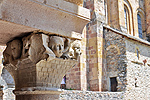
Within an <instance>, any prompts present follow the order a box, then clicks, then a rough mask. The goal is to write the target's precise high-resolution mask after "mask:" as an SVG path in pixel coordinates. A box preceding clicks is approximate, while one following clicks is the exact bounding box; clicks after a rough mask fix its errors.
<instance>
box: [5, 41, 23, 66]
mask: <svg viewBox="0 0 150 100" xmlns="http://www.w3.org/2000/svg"><path fill="white" fill-rule="evenodd" d="M21 53H22V42H21V41H20V40H18V39H16V40H13V41H12V42H10V43H8V44H7V47H6V49H5V51H4V53H3V55H4V65H5V64H9V63H11V64H13V65H16V64H17V62H18V59H19V58H20V57H21Z"/></svg>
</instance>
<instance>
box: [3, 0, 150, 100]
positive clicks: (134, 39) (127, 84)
mask: <svg viewBox="0 0 150 100" xmlns="http://www.w3.org/2000/svg"><path fill="white" fill-rule="evenodd" d="M37 1H39V2H41V1H42V0H37ZM61 1H63V0H61ZM63 2H67V3H68V4H69V3H71V4H72V5H78V7H79V8H80V7H83V9H78V10H81V11H80V12H81V13H82V14H83V15H82V14H81V15H80V16H78V17H82V18H83V19H84V18H85V19H86V18H87V16H88V15H86V12H88V10H84V9H89V10H90V21H89V22H88V24H85V23H87V22H84V21H85V20H82V21H83V22H84V24H85V27H83V26H84V25H80V23H76V25H75V26H76V27H77V26H81V27H82V29H80V30H81V31H82V36H81V37H82V39H81V38H80V35H79V36H77V35H76V36H75V37H76V38H73V39H72V37H71V36H70V35H68V34H67V35H66V34H65V33H63V32H62V33H60V34H61V35H60V36H66V37H67V38H68V37H71V39H72V40H71V41H75V40H80V41H81V43H79V44H80V45H81V47H80V49H81V52H82V54H81V55H80V57H79V60H78V62H77V64H76V65H75V66H74V67H73V68H72V69H70V70H69V71H68V72H67V73H66V75H65V74H64V73H65V72H63V71H62V73H63V75H65V76H66V89H70V90H65V91H64V92H63V93H62V94H61V95H60V99H68V98H70V99H75V98H77V97H78V96H80V97H78V99H85V100H86V99H87V98H86V96H83V95H91V97H89V98H91V99H93V98H94V99H99V98H101V99H113V97H114V98H115V97H116V98H118V99H125V100H129V99H133V100H148V99H150V93H149V91H150V80H149V78H150V42H149V41H150V1H149V0H84V1H82V0H76V1H75V0H64V1H63ZM48 3H49V2H47V4H48ZM44 4H45V3H44ZM59 6H60V8H61V7H62V6H61V5H59ZM69 7H70V5H69ZM66 9H67V8H66ZM74 13H75V12H73V14H74ZM65 16H66V17H68V16H69V15H65ZM58 18H59V17H58ZM60 18H62V17H60ZM74 18H76V17H74ZM7 20H8V21H9V20H10V19H7ZM64 20H65V19H64ZM76 20H77V19H75V20H73V21H74V22H75V21H76ZM86 20H87V19H86ZM78 21H79V20H78ZM27 23H28V21H27ZM28 24H30V23H28ZM72 25H74V24H72ZM37 27H40V26H37ZM41 27H42V26H41ZM42 28H43V27H42ZM59 28H62V27H61V26H59ZM65 28H66V27H65ZM70 28H72V27H70ZM43 29H44V28H43ZM64 30H65V29H64ZM64 30H61V31H64ZM72 30H75V29H74V28H73V29H72ZM78 30H79V28H78ZM46 31H49V30H46ZM61 31H60V32H61ZM40 32H41V31H40ZM42 32H43V33H45V31H42ZM53 32H55V30H53ZM34 33H35V32H34ZM46 35H48V36H50V37H51V35H49V34H48V33H46ZM29 37H32V35H31V36H29ZM33 37H34V35H33ZM45 37H46V36H45ZM25 38H28V36H26V37H25ZM65 39H66V38H65ZM31 40H32V39H31ZM63 40H64V39H63ZM22 41H23V40H22ZM41 41H44V40H41ZM65 41H69V39H68V40H67V39H66V40H65ZM23 43H24V41H23ZM65 43H66V42H65ZM77 43H78V42H77ZM75 44H76V42H75ZM43 45H44V44H43ZM64 45H66V46H67V45H68V44H64ZM71 45H74V44H73V42H72V44H71ZM7 46H8V45H7ZM8 47H9V46H8ZM33 47H34V46H33ZM41 48H42V47H41ZM4 49H5V47H1V52H2V51H4ZM72 49H73V47H72ZM73 50H74V49H73ZM54 53H55V52H54ZM1 55H2V53H1ZM74 55H75V53H74ZM56 56H57V57H58V56H59V55H56ZM69 57H70V58H71V59H77V58H78V56H75V57H74V56H71V55H70V56H69ZM1 58H3V56H1ZM35 58H36V57H35ZM19 59H20V58H19ZM34 60H36V59H34ZM34 60H33V61H32V59H31V62H34ZM56 61H57V60H56ZM56 61H52V62H51V63H53V62H56ZM35 62H37V61H35ZM10 63H11V62H10V61H9V63H8V62H7V63H6V64H10ZM22 63H23V64H24V63H25V62H22ZM41 63H43V62H41ZM60 63H61V61H60V62H59V64H60ZM73 63H74V62H71V63H70V64H69V65H70V66H71V64H73ZM11 64H13V63H11ZM23 64H22V65H20V66H21V67H22V66H24V65H23ZM65 64H66V62H65ZM39 65H40V64H39ZM49 65H50V66H52V65H51V64H49ZM69 65H67V66H69ZM2 66H3V65H1V69H2V68H3V67H2ZM34 66H36V67H37V68H39V67H38V66H37V65H34ZM60 67H61V66H60ZM71 67H72V66H71ZM45 68H46V70H48V68H49V66H46V67H45ZM66 68H67V67H66ZM27 70H28V69H25V70H24V71H26V72H28V71H27ZM41 70H42V71H43V73H41V74H42V75H43V77H44V75H45V74H44V73H45V72H44V69H43V68H42V69H41ZM63 70H64V69H63ZM21 71H22V73H20V74H19V75H20V76H21V77H17V79H19V80H20V81H24V79H22V77H25V76H24V74H23V73H24V72H23V70H21ZM1 73H2V75H1V76H2V77H3V79H2V80H3V81H4V82H1V83H2V85H4V86H5V87H6V89H5V91H6V92H9V91H10V94H9V93H8V95H6V94H5V92H4V99H5V100H7V98H8V97H10V98H11V97H14V95H13V94H12V92H11V91H12V89H13V88H14V85H16V84H15V83H14V81H12V77H11V75H10V74H9V72H7V70H6V69H3V70H2V71H1ZM11 74H12V73H11ZM13 74H14V73H13ZM38 75H39V77H40V76H41V75H40V72H38ZM32 76H33V75H31V76H30V77H32ZM45 76H46V75H45ZM8 77H9V79H8ZM54 77H55V79H56V77H57V78H58V77H59V76H57V75H55V76H54ZM59 78H61V77H59ZM29 80H30V79H29ZM41 80H43V79H42V78H41ZM55 81H57V80H55ZM59 81H60V80H59ZM25 82H26V81H25ZM25 82H24V83H25ZM27 82H28V81H27ZM40 82H41V81H40V79H39V83H40ZM54 83H55V82H54ZM54 83H52V85H51V84H50V86H52V87H53V85H55V84H54ZM19 84H20V83H17V85H16V86H17V88H18V89H20V88H21V89H22V87H24V86H25V87H30V86H28V85H27V84H20V85H19ZM36 84H37V83H36ZM43 84H44V83H43ZM39 86H41V85H40V84H39ZM44 86H45V87H47V85H45V84H44ZM48 87H49V86H48ZM54 87H59V84H57V86H54ZM72 91H73V92H72ZM85 91H87V92H85ZM91 91H92V92H91ZM97 91H98V92H97ZM95 94H96V95H95ZM68 95H71V96H68ZM97 95H98V96H97ZM71 97H72V98H71ZM18 98H22V97H19V96H18ZM12 99H14V98H12ZM17 100H19V99H17ZM23 100H24V99H23Z"/></svg>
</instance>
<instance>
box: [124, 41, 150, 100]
mask: <svg viewBox="0 0 150 100" xmlns="http://www.w3.org/2000/svg"><path fill="white" fill-rule="evenodd" d="M126 55H127V62H128V63H127V88H126V99H131V98H132V100H133V99H134V100H150V79H149V78H150V45H145V44H142V43H139V42H137V41H133V40H131V39H126Z"/></svg>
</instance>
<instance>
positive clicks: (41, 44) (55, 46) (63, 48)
mask: <svg viewBox="0 0 150 100" xmlns="http://www.w3.org/2000/svg"><path fill="white" fill-rule="evenodd" d="M70 44H71V40H70V39H69V38H64V37H60V36H49V35H45V34H35V33H34V34H30V35H28V36H25V37H23V38H22V39H21V40H19V39H16V40H13V41H11V42H9V43H8V44H7V48H6V50H5V51H4V53H3V54H4V65H5V64H9V63H11V64H13V65H14V66H15V65H16V64H17V62H18V60H19V61H22V60H23V59H27V58H28V59H30V61H31V62H33V63H37V62H39V61H40V60H42V59H47V60H52V59H54V58H63V59H74V60H77V59H78V57H79V56H80V55H81V50H80V46H81V44H80V41H78V40H76V41H73V40H72V44H71V45H70Z"/></svg>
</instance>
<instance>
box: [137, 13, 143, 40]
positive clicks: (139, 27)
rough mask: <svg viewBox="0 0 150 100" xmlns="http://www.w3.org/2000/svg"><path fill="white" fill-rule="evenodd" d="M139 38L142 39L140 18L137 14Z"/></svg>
mask: <svg viewBox="0 0 150 100" xmlns="http://www.w3.org/2000/svg"><path fill="white" fill-rule="evenodd" d="M137 18H138V32H139V38H143V34H142V22H141V16H140V15H139V14H137Z"/></svg>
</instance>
